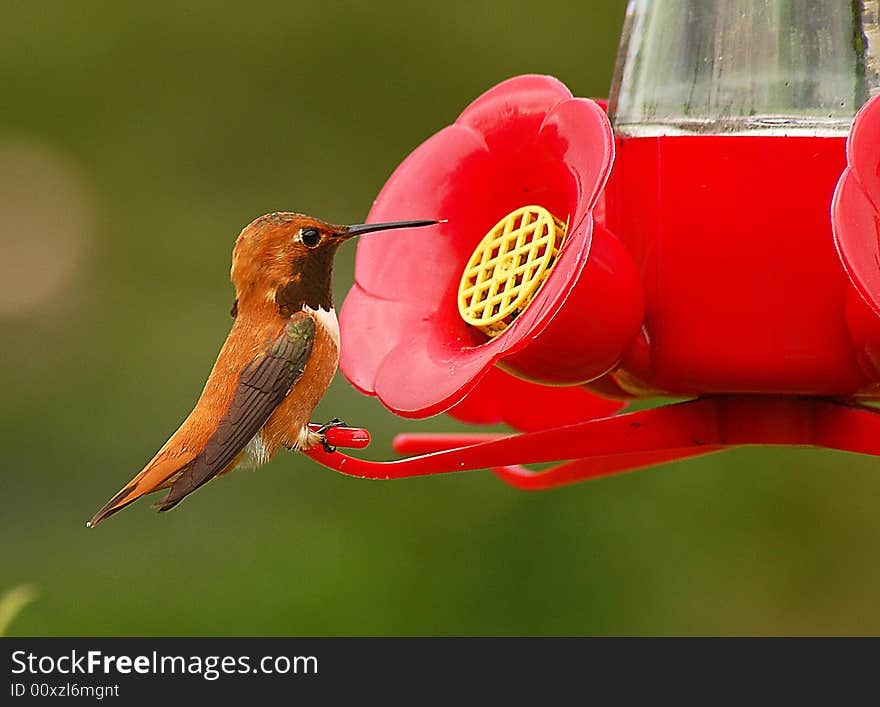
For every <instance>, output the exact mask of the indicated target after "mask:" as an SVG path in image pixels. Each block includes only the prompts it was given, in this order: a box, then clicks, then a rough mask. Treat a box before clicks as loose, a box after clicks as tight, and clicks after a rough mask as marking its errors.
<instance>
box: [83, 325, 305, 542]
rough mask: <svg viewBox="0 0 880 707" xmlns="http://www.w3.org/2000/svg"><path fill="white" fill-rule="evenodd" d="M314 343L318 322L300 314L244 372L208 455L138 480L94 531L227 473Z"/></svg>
mask: <svg viewBox="0 0 880 707" xmlns="http://www.w3.org/2000/svg"><path fill="white" fill-rule="evenodd" d="M314 342H315V321H314V320H313V319H312V318H311V317H310V316H308V315H307V314H306V313H305V312H297V313H296V314H294V315H293V316H292V317H291V318H290V321H289V322H288V323H287V325H286V326H285V328H284V330H283V331H282V332H281V335H280V336H279V337H278V338H277V339H276V340H275V341H274V342H272V344H271V345H269V346H268V347H267V349H266V350H265V351H263V352H261V353H260V354H258V355H257V356H255V357H254V358H253V359H252V360H251V361H250V362H249V363H248V364H247V365H246V366H244V368H242V370H241V373H240V375H239V377H238V383H237V385H236V389H235V393H234V395H233V398H232V403H231V404H230V406H229V408H228V409H227V410H226V413H225V414H224V415H223V417H222V418H221V419H220V423H219V424H218V426H217V429H216V430H215V431H214V433H213V434H212V435H211V437H210V438H209V439H208V442H207V444H206V445H205V447H204V449H202V451H201V452H199V453H198V454H197V455H195V457H194V458H193V459H192V460H191V461H189V462H188V463H186V464H185V465H183V466H182V467H181V466H177V467H176V468H174V469H171V470H169V471H167V472H165V474H164V478H157V479H151V480H150V481H149V483H147V479H146V478H143V474H139V475H138V476H137V477H135V478H134V479H133V480H132V481H131V483H129V484H128V485H127V486H126V487H125V488H124V489H122V491H120V492H119V493H118V494H116V496H114V497H113V498H112V499H110V501H109V502H108V503H107V505H105V506H104V507H103V508H102V509H101V510H100V511H98V513H97V514H95V517H94V518H93V519H92V520H91V525H95V524H97V523H99V522H100V521H102V520H104V519H105V518H107V517H108V516H110V515H112V514H113V513H116V512H117V511H119V510H121V509H122V508H124V507H125V506H127V505H128V504H130V503H132V502H133V501H135V500H137V499H138V498H140V497H141V496H142V495H144V494H146V493H150V492H152V491H156V490H158V489H162V488H167V487H168V486H169V485H170V486H171V490H170V491H169V492H168V494H167V495H166V496H165V498H163V499H162V500H161V501H158V502H157V503H156V504H155V506H154V507H155V508H157V510H160V511H167V510H169V509H171V508H173V507H174V506H176V505H177V504H178V503H180V501H181V500H182V499H183V498H184V497H185V496H187V495H189V494H191V493H192V492H193V491H195V490H196V489H197V488H199V486H201V485H202V484H204V483H206V482H208V481H210V480H211V479H212V478H214V477H215V476H216V475H217V474H219V473H220V472H222V471H223V470H224V469H226V468H227V467H229V465H230V464H232V463H233V461H235V459H236V457H238V455H239V454H240V453H241V451H242V450H243V449H244V447H245V446H246V445H247V443H248V442H250V440H251V439H252V438H253V437H254V435H256V434H257V432H259V430H260V428H261V427H262V426H263V425H264V424H265V423H266V420H268V419H269V417H270V415H271V414H272V412H273V411H274V410H275V408H276V407H278V405H279V404H280V403H281V401H282V400H284V398H285V397H286V396H287V394H288V393H289V392H290V389H291V388H292V387H293V386H294V385H295V384H296V382H297V381H298V380H299V379H300V377H301V376H302V374H303V371H304V370H305V367H306V364H307V363H308V360H309V356H310V355H311V353H312V347H313V345H314ZM145 471H146V470H145Z"/></svg>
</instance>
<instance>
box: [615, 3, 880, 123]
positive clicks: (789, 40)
mask: <svg viewBox="0 0 880 707" xmlns="http://www.w3.org/2000/svg"><path fill="white" fill-rule="evenodd" d="M878 12H880V2H878V0H852V1H851V0H631V2H630V3H629V5H628V9H627V15H626V22H625V25H624V30H623V37H622V40H621V45H620V52H619V55H618V60H617V71H616V75H615V79H614V83H613V86H612V91H611V104H610V113H611V116H612V121H613V123H614V125H615V128H616V130H617V132H618V133H619V134H621V135H630V136H646V135H675V134H687V133H713V134H719V133H745V132H750V133H754V132H756V131H758V132H761V133H763V134H791V133H792V132H793V131H796V132H798V133H800V134H808V135H821V134H828V133H834V132H836V131H841V130H842V131H844V132H845V131H846V130H848V129H849V125H850V123H851V121H852V117H853V115H854V114H855V112H856V111H857V110H858V109H859V107H860V106H861V105H862V104H863V103H864V102H865V101H866V100H867V99H868V98H869V97H870V96H872V95H874V94H876V93H877V91H878V86H880V35H878V31H880V30H878Z"/></svg>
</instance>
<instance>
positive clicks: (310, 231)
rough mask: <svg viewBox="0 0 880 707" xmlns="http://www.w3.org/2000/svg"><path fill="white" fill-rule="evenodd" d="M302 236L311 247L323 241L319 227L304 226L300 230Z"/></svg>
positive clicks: (304, 241)
mask: <svg viewBox="0 0 880 707" xmlns="http://www.w3.org/2000/svg"><path fill="white" fill-rule="evenodd" d="M300 238H301V239H302V242H303V243H304V244H305V245H307V246H308V247H309V248H314V247H315V246H316V245H318V243H320V242H321V232H320V231H319V230H318V229H317V228H304V229H303V230H302V231H300Z"/></svg>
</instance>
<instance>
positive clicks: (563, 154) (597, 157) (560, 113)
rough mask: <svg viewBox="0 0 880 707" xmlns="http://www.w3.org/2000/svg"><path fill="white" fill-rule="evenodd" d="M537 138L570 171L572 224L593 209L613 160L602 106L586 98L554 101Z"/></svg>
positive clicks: (608, 129) (612, 147)
mask: <svg viewBox="0 0 880 707" xmlns="http://www.w3.org/2000/svg"><path fill="white" fill-rule="evenodd" d="M540 140H541V142H542V143H543V144H544V146H545V149H547V150H548V151H549V152H551V153H552V154H554V155H555V156H556V159H557V160H560V161H561V162H562V164H563V165H564V166H565V168H566V169H567V170H568V172H569V173H570V175H571V177H572V179H573V182H574V183H573V185H572V186H573V188H574V189H575V193H574V194H572V195H571V197H570V201H571V203H576V204H577V209H576V211H575V213H574V214H572V219H573V223H574V224H579V223H580V222H581V220H582V219H583V218H584V216H585V215H586V214H587V213H589V212H590V211H592V210H593V207H594V206H595V205H596V202H597V200H598V198H599V194H600V193H601V192H602V189H604V187H605V183H606V182H607V181H608V176H609V174H610V173H611V165H612V163H613V161H614V138H613V135H612V132H611V124H610V123H609V122H608V118H607V117H606V115H605V112H604V111H603V110H602V108H601V107H600V106H599V105H598V104H597V103H596V102H595V101H591V100H589V99H587V98H572V99H571V100H568V101H563V102H561V103H558V104H557V105H556V106H554V107H553V109H552V110H551V111H550V112H549V113H548V114H547V117H546V118H545V119H544V122H543V124H542V126H541V133H540Z"/></svg>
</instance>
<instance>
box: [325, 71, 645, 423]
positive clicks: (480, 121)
mask: <svg viewBox="0 0 880 707" xmlns="http://www.w3.org/2000/svg"><path fill="white" fill-rule="evenodd" d="M613 156H614V145H613V139H612V133H611V127H610V125H609V123H608V120H607V118H606V116H605V113H604V112H603V110H602V109H601V108H600V106H598V105H597V104H596V103H595V102H593V101H591V100H587V99H582V98H573V97H572V95H571V93H570V92H569V91H568V89H567V88H566V87H565V86H564V85H563V84H562V83H560V82H559V81H557V80H555V79H553V78H550V77H547V76H521V77H517V78H514V79H510V80H508V81H505V82H504V83H501V84H499V85H498V86H495V87H494V88H492V89H491V90H489V91H488V92H486V93H485V94H483V95H482V96H480V97H479V98H478V99H477V100H476V101H474V102H473V103H472V104H471V105H470V106H468V107H467V108H466V109H465V110H464V112H463V113H462V114H461V115H460V116H459V118H458V119H457V120H456V121H455V123H454V124H453V125H451V126H449V127H447V128H445V129H443V130H441V131H440V132H439V133H437V134H436V135H434V136H433V137H431V138H430V139H428V140H427V141H426V142H425V143H423V144H422V145H421V146H420V147H418V148H417V149H416V150H415V151H414V152H413V153H412V154H410V155H409V157H407V159H406V160H405V161H404V162H403V163H402V164H401V165H400V166H399V167H398V169H397V170H396V171H395V172H394V174H392V176H391V177H390V179H389V180H388V182H387V183H386V184H385V187H384V188H383V189H382V192H381V193H380V194H379V197H378V198H377V199H376V202H375V204H374V206H373V209H372V210H371V211H370V214H369V218H368V221H370V222H379V221H392V220H402V219H409V218H421V219H426V218H434V219H446V223H443V224H440V225H438V226H434V227H432V228H430V229H421V230H419V231H416V230H411V231H406V230H401V231H388V232H385V233H379V234H375V235H373V236H371V237H370V238H365V239H363V240H362V241H361V242H360V243H359V245H358V251H357V262H356V270H355V285H354V287H353V288H352V289H351V291H350V292H349V294H348V297H347V298H346V300H345V303H344V305H343V308H342V311H341V314H340V326H341V329H342V340H343V342H344V344H343V348H342V356H341V368H342V371H343V373H344V374H345V376H346V378H348V380H349V381H350V382H351V383H352V384H353V385H354V386H355V387H356V388H358V389H359V390H360V391H362V392H364V393H366V394H369V395H376V396H378V397H379V399H380V400H381V401H382V403H383V404H384V405H385V406H386V407H388V408H389V409H391V410H392V411H393V412H395V413H397V414H399V415H403V416H406V417H425V416H429V415H433V414H437V413H440V412H447V411H448V412H450V414H452V415H454V416H457V417H459V418H461V419H464V420H467V421H470V422H502V421H504V422H508V423H509V424H511V425H513V426H515V427H517V428H519V429H534V428H538V427H543V426H550V425H553V424H565V423H568V422H574V421H578V420H584V419H589V418H592V417H600V416H604V415H609V414H612V413H614V412H616V411H617V410H619V409H620V408H621V407H622V404H621V403H619V402H617V401H612V400H606V399H603V398H600V397H598V396H596V395H593V394H592V393H591V392H589V391H588V390H586V389H585V388H583V387H580V386H574V387H567V388H561V387H550V386H546V385H539V384H536V383H531V382H526V381H524V380H520V379H519V378H514V377H513V376H511V375H510V374H509V373H506V372H504V371H502V370H500V369H499V368H497V367H496V366H495V364H496V363H499V362H500V363H501V364H502V365H507V364H509V363H511V362H513V361H517V362H518V363H517V365H511V366H510V367H511V368H515V369H516V370H518V371H520V372H523V371H525V372H526V374H527V375H529V376H531V377H532V378H537V379H541V380H544V381H547V382H566V383H574V382H582V380H586V379H589V378H592V377H595V376H596V375H600V374H601V373H603V372H604V371H605V370H608V369H609V368H610V367H611V366H612V365H613V364H614V362H615V361H614V357H615V356H616V355H617V354H616V353H614V352H612V353H607V352H603V354H602V356H600V358H602V360H601V361H600V362H598V363H596V364H595V366H598V368H597V370H599V373H595V372H594V374H593V375H590V376H588V377H587V378H582V379H581V381H579V380H577V378H578V376H579V375H581V374H580V373H578V372H576V371H570V370H569V368H571V367H572V365H571V359H572V358H577V357H570V356H561V357H559V359H558V360H556V361H555V362H552V363H551V365H550V366H547V365H546V362H543V361H535V360H533V359H534V358H535V357H534V355H533V354H532V353H530V351H533V349H534V347H532V349H530V348H529V347H530V346H531V344H532V343H533V342H535V340H536V339H538V338H539V337H540V336H541V335H542V334H544V333H545V330H547V332H546V333H547V336H548V337H550V338H551V339H554V340H559V341H558V342H557V343H566V342H571V341H581V340H583V341H584V342H586V343H589V341H590V340H591V336H593V335H592V334H591V331H592V330H593V329H595V330H596V331H598V330H600V329H601V331H602V336H605V332H606V331H608V330H612V331H614V330H616V328H625V329H626V330H627V332H628V331H629V329H637V327H638V325H639V324H640V322H641V285H640V283H639V282H638V278H637V276H634V280H633V277H630V279H629V280H626V277H629V276H630V275H629V270H627V271H626V272H627V275H626V277H624V280H626V283H627V285H630V284H631V283H632V281H635V283H636V284H635V286H634V287H630V289H632V290H633V292H634V293H635V294H633V295H632V296H629V295H626V296H624V297H623V299H624V300H627V298H629V299H631V300H632V301H633V302H635V304H633V305H632V306H631V307H630V309H632V310H638V311H637V312H635V313H634V314H628V315H627V316H623V317H617V318H616V319H615V318H611V319H609V317H608V316H605V315H603V313H602V311H601V310H602V305H599V306H597V307H596V308H595V310H596V311H594V312H591V318H590V319H587V318H586V317H584V316H583V314H581V315H580V318H579V319H577V320H576V321H572V322H571V323H570V327H569V329H568V332H567V337H565V336H561V335H560V333H559V332H557V333H556V334H554V335H551V334H550V330H552V329H553V327H550V329H547V328H548V325H549V324H550V323H551V321H553V320H554V319H556V320H558V316H559V313H560V311H562V309H563V305H564V304H565V303H566V301H567V300H568V299H569V298H570V297H571V296H572V293H573V291H574V290H575V286H576V284H577V283H578V281H579V278H580V275H581V274H582V272H583V271H584V268H585V265H586V263H587V261H588V259H589V258H592V255H591V254H590V249H591V243H592V242H593V240H594V237H593V234H594V223H593V214H592V212H593V209H594V208H595V206H596V204H597V200H598V199H599V196H600V194H601V191H602V189H603V187H604V185H605V182H606V180H607V178H608V175H609V172H610V170H611V164H612V161H613ZM527 204H540V205H541V206H543V207H544V208H546V209H548V210H549V211H550V212H551V213H553V214H554V215H556V216H557V217H558V218H560V219H561V220H563V221H565V220H567V221H568V223H569V224H570V225H569V228H568V231H567V235H566V238H565V241H564V243H563V246H562V248H561V250H560V252H559V255H558V256H557V259H556V262H555V264H554V266H553V270H552V272H551V273H550V275H549V277H548V278H547V279H546V281H545V282H544V284H543V286H542V287H541V289H540V290H539V291H538V293H537V295H536V296H535V298H534V300H533V301H532V302H531V303H530V304H529V306H528V307H526V308H525V309H524V310H523V311H522V312H521V313H520V314H519V316H518V317H517V318H516V319H514V320H513V322H512V323H511V324H510V325H509V326H508V328H507V329H506V330H505V331H504V332H503V333H502V334H500V335H498V336H496V337H495V338H491V339H488V338H487V337H485V336H484V335H483V334H481V333H480V332H479V331H477V330H476V329H474V328H472V327H470V326H469V325H468V324H466V323H465V322H464V320H463V319H462V318H461V317H460V316H459V313H458V309H457V289H458V284H459V280H460V278H461V274H462V270H463V267H464V265H465V264H466V263H467V261H468V259H469V258H470V256H471V254H472V252H473V250H474V248H475V246H476V245H477V244H478V243H479V242H480V241H481V239H482V238H483V236H484V235H485V234H486V233H487V232H488V231H489V230H490V229H491V228H492V226H493V225H494V224H495V223H497V222H498V220H499V219H500V218H502V217H504V216H505V215H506V214H508V213H510V212H511V211H513V210H514V209H516V208H518V207H521V206H524V205H527ZM612 240H613V239H612ZM615 247H618V246H615ZM626 257H628V256H626ZM626 267H631V266H629V265H627V266H626ZM626 267H625V268H623V269H624V270H626ZM604 270H609V268H607V267H606V268H604ZM633 272H634V269H633ZM602 277H603V276H602V275H601V274H600V275H599V276H597V277H596V278H593V279H591V282H594V283H595V284H592V285H587V286H588V287H601V284H602V282H604V281H603V279H602ZM636 300H638V301H637V302H636ZM569 309H571V308H569ZM597 312H598V313H597ZM636 320H637V321H636ZM618 321H620V322H621V323H620V324H619V325H618V324H617V323H616V322H618ZM633 321H636V324H635V326H633V323H632V322H633ZM627 336H628V334H627ZM593 338H595V336H593ZM619 338H620V337H619ZM623 338H626V337H623ZM563 339H566V342H563V341H562V340H563ZM599 348H601V347H599ZM603 357H604V358H603ZM542 366H543V367H542ZM600 369H601V370H600ZM535 371H538V373H537V374H535V373H534V372H535Z"/></svg>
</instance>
